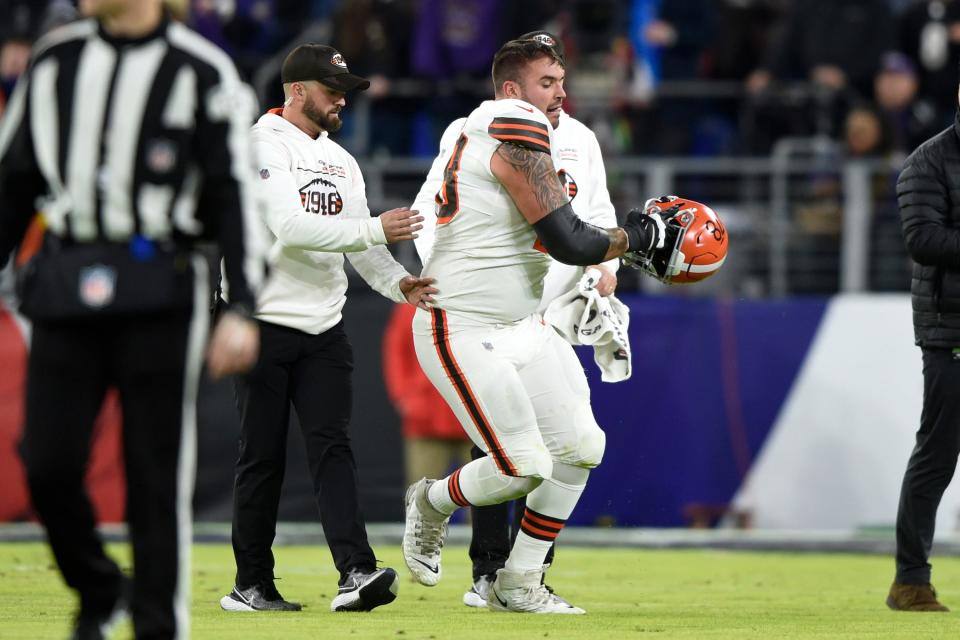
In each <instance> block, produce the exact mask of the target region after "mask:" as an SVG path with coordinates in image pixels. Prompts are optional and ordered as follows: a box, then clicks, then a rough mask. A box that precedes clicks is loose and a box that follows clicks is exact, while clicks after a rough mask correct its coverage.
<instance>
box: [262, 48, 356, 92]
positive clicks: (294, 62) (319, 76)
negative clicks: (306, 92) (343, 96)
mask: <svg viewBox="0 0 960 640" xmlns="http://www.w3.org/2000/svg"><path fill="white" fill-rule="evenodd" d="M305 80H316V81H317V82H319V83H321V84H324V85H326V86H328V87H330V88H331V89H335V90H337V91H342V92H343V93H346V92H347V91H353V90H354V89H359V90H361V91H363V90H364V89H366V88H368V87H369V86H370V81H369V80H367V79H366V78H361V77H360V76H355V75H353V74H352V73H350V71H349V70H347V63H346V61H345V60H344V59H343V56H342V55H340V52H339V51H337V50H336V49H334V48H333V47H328V46H327V45H325V44H302V45H300V46H299V47H297V48H296V49H294V50H293V51H291V52H290V53H289V54H288V55H287V58H286V60H284V61H283V67H281V68H280V82H281V83H282V84H287V83H288V82H304V81H305Z"/></svg>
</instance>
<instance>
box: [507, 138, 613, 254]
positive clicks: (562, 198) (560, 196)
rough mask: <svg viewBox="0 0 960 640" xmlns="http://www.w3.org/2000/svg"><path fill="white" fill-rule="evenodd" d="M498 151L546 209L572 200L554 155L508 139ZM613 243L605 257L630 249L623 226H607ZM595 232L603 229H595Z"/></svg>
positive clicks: (550, 209) (548, 210)
mask: <svg viewBox="0 0 960 640" xmlns="http://www.w3.org/2000/svg"><path fill="white" fill-rule="evenodd" d="M496 153H497V155H498V156H500V157H501V158H502V159H503V160H505V161H506V163H507V165H508V166H509V167H510V168H511V169H512V170H514V171H516V172H517V173H519V174H520V175H521V176H523V179H524V182H525V183H526V184H527V185H528V186H529V187H530V192H531V193H532V194H533V195H534V197H535V198H536V201H537V204H538V206H540V208H541V210H542V211H544V212H545V213H549V212H551V211H556V210H557V209H559V208H560V207H562V206H563V205H565V204H567V203H568V202H569V201H570V198H569V197H568V196H567V193H566V187H565V186H564V184H563V183H562V182H561V181H560V176H558V175H557V173H556V171H555V170H554V166H553V162H552V161H551V160H550V156H549V155H547V154H545V153H543V152H540V151H533V150H531V149H528V148H526V147H522V146H520V145H516V144H513V143H511V142H504V143H502V144H501V145H500V146H499V147H497V151H496ZM603 231H605V232H606V234H607V240H608V242H609V243H610V244H609V247H608V248H607V252H606V255H605V256H604V258H603V260H604V261H606V260H610V259H612V258H616V257H618V256H621V255H623V254H624V253H625V252H626V251H627V249H628V239H627V234H626V232H625V231H624V230H623V229H621V228H619V227H614V228H613V229H604V230H603ZM594 232H595V233H602V232H601V231H600V230H595V231H594Z"/></svg>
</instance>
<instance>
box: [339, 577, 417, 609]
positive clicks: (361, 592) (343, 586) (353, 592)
mask: <svg viewBox="0 0 960 640" xmlns="http://www.w3.org/2000/svg"><path fill="white" fill-rule="evenodd" d="M399 588H400V578H398V577H397V572H396V571H394V570H393V569H391V568H389V567H384V568H383V569H376V570H374V571H367V570H365V569H358V568H353V569H350V571H349V572H348V573H347V576H346V577H345V578H344V579H343V580H341V581H340V591H339V593H338V594H337V597H336V598H334V599H333V602H331V603H330V610H331V611H370V610H372V609H374V608H376V607H379V606H380V605H384V604H390V603H391V602H393V601H394V600H395V599H396V598H397V590H398V589H399Z"/></svg>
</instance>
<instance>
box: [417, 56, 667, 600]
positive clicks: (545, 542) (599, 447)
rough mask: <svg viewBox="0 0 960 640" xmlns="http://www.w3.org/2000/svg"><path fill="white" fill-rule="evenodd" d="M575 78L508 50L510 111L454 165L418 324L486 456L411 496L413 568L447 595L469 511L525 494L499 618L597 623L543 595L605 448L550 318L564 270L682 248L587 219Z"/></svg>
mask: <svg viewBox="0 0 960 640" xmlns="http://www.w3.org/2000/svg"><path fill="white" fill-rule="evenodd" d="M563 80H564V67H563V62H562V60H561V59H560V58H559V56H558V55H557V54H556V51H555V50H554V49H553V48H552V47H550V46H549V45H547V44H544V43H542V42H539V41H537V40H532V39H527V40H514V41H511V42H508V43H507V44H505V45H504V46H503V47H502V48H501V49H500V51H498V52H497V55H496V56H495V58H494V62H493V81H494V91H495V95H496V99H495V100H491V101H486V102H484V103H482V104H481V105H480V106H479V107H478V108H477V109H476V110H474V111H473V113H471V114H470V116H469V117H468V118H467V119H466V121H465V122H464V123H463V126H462V128H461V130H460V132H459V135H458V136H457V139H456V142H455V143H454V144H453V147H452V149H451V151H450V153H449V154H448V155H447V156H446V158H445V162H444V177H443V182H442V184H441V186H440V188H439V191H438V193H437V195H436V203H437V204H436V207H435V209H436V215H437V228H436V233H435V239H434V243H433V248H432V251H431V253H430V257H429V258H428V260H427V263H426V265H425V267H424V270H423V275H424V276H426V277H435V278H436V279H437V281H438V283H439V284H438V286H439V289H440V291H439V293H438V294H436V296H435V297H436V300H435V303H434V304H433V308H431V309H430V310H429V311H425V310H418V311H417V314H416V316H415V318H414V322H413V332H414V343H415V345H416V348H417V356H418V358H419V360H420V364H421V366H422V367H423V369H424V372H425V373H426V374H427V376H428V377H429V378H430V379H431V381H432V382H433V383H434V385H435V386H436V387H437V389H438V390H439V391H440V393H441V394H442V395H443V396H444V399H445V400H446V401H447V402H448V404H449V405H450V406H451V408H452V409H453V411H454V413H456V415H457V416H458V418H459V419H460V421H461V423H462V424H463V426H464V429H465V430H466V431H467V433H468V434H469V435H470V437H471V439H473V441H474V442H475V443H476V444H477V445H478V446H479V447H481V448H482V449H483V450H484V451H486V453H487V456H486V457H483V458H480V459H478V460H474V461H473V462H470V463H469V464H467V465H464V466H463V467H461V468H460V469H457V470H456V471H455V472H454V473H452V474H451V475H450V476H448V477H447V478H445V479H443V480H439V481H435V480H428V479H423V480H421V481H419V482H417V483H415V484H414V485H412V486H411V487H410V488H409V489H408V490H407V496H406V508H407V518H406V528H405V531H404V539H403V555H404V560H405V562H406V564H407V566H408V567H409V569H410V570H411V572H412V573H413V575H414V577H415V578H416V579H417V580H418V581H419V582H420V583H421V584H425V585H434V584H436V583H437V582H438V581H439V579H440V576H441V567H440V549H441V547H442V545H443V540H444V535H445V531H446V523H447V520H448V519H449V516H450V514H451V513H452V512H453V511H454V510H456V509H457V508H459V507H466V506H484V505H489V504H497V503H501V502H504V501H507V500H512V499H515V498H518V497H520V496H523V495H526V496H527V505H526V509H525V511H524V515H523V520H522V522H521V530H520V533H519V534H518V536H517V539H516V542H515V543H514V546H513V549H512V550H511V552H510V555H509V557H508V558H507V561H506V564H505V566H504V568H503V569H501V570H499V571H498V572H497V578H496V581H495V582H494V584H493V585H492V586H491V588H490V590H489V593H488V598H487V602H488V606H489V608H491V609H492V610H495V611H519V612H532V613H583V609H581V608H579V607H575V606H572V605H570V604H569V603H567V602H566V601H564V600H563V599H562V598H559V597H557V596H555V595H553V594H552V593H551V592H550V591H549V590H548V589H546V587H544V586H543V585H542V582H541V578H542V570H543V569H542V566H543V561H544V558H545V556H546V553H547V550H548V549H549V547H550V545H551V544H552V542H553V541H554V540H555V539H556V537H557V536H558V535H559V533H560V531H561V530H562V529H563V525H564V523H565V522H566V520H567V518H568V517H569V515H570V513H571V512H572V511H573V508H574V506H575V505H576V503H577V500H578V499H579V497H580V494H581V493H582V492H583V489H584V487H585V485H586V481H587V477H588V476H589V470H590V469H591V468H593V467H595V466H596V465H598V464H599V463H600V460H601V458H602V456H603V449H604V443H605V437H604V434H603V431H602V430H601V429H600V427H599V426H598V425H597V423H596V421H595V420H594V418H593V412H592V410H591V408H590V402H589V391H588V388H587V384H586V380H585V378H584V375H583V371H582V369H581V367H580V363H579V361H578V360H577V357H576V355H575V354H574V352H573V349H572V347H571V346H570V345H569V344H568V343H567V342H565V341H564V340H563V339H562V338H561V337H560V336H559V335H558V334H557V333H556V332H555V331H554V330H553V328H552V327H549V326H547V325H546V324H544V322H543V320H542V317H541V316H540V314H539V313H537V309H538V307H539V306H540V304H541V300H542V298H543V287H544V278H545V276H546V274H547V272H548V270H549V267H550V264H551V259H550V258H551V257H553V258H555V259H556V260H559V261H561V262H564V263H566V264H572V265H596V264H601V263H603V262H606V261H608V260H611V259H615V258H617V257H619V256H621V255H623V254H625V253H628V252H629V253H631V254H638V255H647V254H649V253H651V252H654V251H657V250H658V249H663V247H664V246H669V244H670V243H669V239H668V237H667V236H668V235H669V233H670V231H669V230H668V228H667V227H666V226H665V225H664V223H663V220H662V218H660V216H658V215H646V214H644V213H643V212H641V211H631V212H630V213H629V214H628V215H627V219H626V222H625V223H624V226H623V227H622V228H617V227H613V228H606V229H604V228H600V227H597V226H593V225H591V224H588V223H585V222H584V221H583V220H582V219H581V218H579V217H578V216H577V215H576V213H574V210H573V208H572V206H571V204H570V202H569V198H568V195H567V192H566V190H565V188H564V185H563V184H562V183H561V182H560V180H559V179H558V176H557V170H556V166H558V165H559V153H558V149H557V147H556V144H555V141H554V132H553V128H554V127H555V126H556V124H557V123H559V121H560V117H561V107H560V105H561V102H562V100H563V98H564V96H565V93H564V90H563Z"/></svg>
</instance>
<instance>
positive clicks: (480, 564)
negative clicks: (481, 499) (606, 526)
mask: <svg viewBox="0 0 960 640" xmlns="http://www.w3.org/2000/svg"><path fill="white" fill-rule="evenodd" d="M470 455H471V456H472V457H473V459H474V460H478V459H480V458H482V457H483V456H485V455H487V454H486V453H484V451H483V450H482V449H481V448H480V447H476V446H475V447H473V449H471V450H470ZM526 506H527V499H526V497H523V498H517V499H516V500H514V501H513V502H501V503H500V504H491V505H488V506H485V507H470V523H471V526H472V527H473V536H472V537H471V538H470V560H471V561H472V562H473V581H474V582H476V581H477V580H479V579H480V576H492V575H496V573H497V569H502V568H503V565H504V564H506V562H507V556H509V555H510V549H511V548H512V547H513V541H514V540H516V539H517V532H518V531H520V520H522V519H523V510H524V509H525V508H526ZM511 511H512V513H511ZM555 548H556V543H554V544H552V545H550V551H548V552H547V558H546V560H544V562H545V563H547V564H551V563H552V562H553V552H554V549H555Z"/></svg>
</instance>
